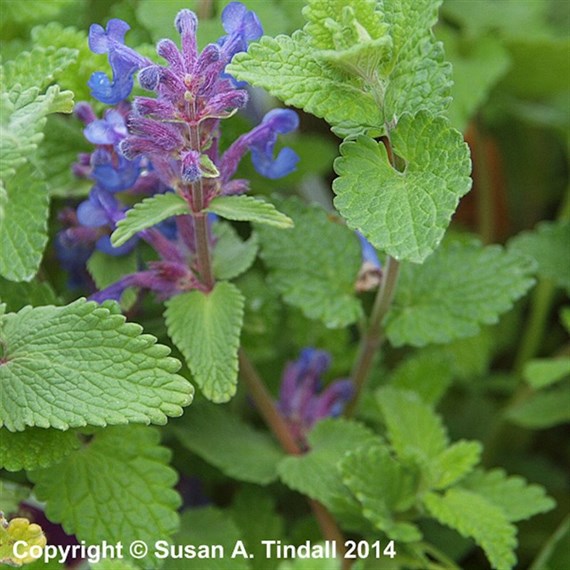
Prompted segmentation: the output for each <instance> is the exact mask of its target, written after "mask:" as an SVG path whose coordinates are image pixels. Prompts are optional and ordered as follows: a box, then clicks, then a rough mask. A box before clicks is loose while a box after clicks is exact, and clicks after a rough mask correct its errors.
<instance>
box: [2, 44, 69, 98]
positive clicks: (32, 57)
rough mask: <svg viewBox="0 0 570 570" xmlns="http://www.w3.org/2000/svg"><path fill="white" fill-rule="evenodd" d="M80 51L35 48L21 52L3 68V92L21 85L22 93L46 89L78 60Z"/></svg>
mask: <svg viewBox="0 0 570 570" xmlns="http://www.w3.org/2000/svg"><path fill="white" fill-rule="evenodd" d="M78 53H79V52H78V51H77V50H74V49H69V48H65V47H61V48H55V47H53V46H50V47H45V48H43V47H37V46H36V47H34V49H33V50H32V51H24V52H21V53H20V55H18V57H17V58H16V59H14V60H12V61H7V62H6V63H5V64H3V66H2V77H1V79H2V84H1V85H0V87H1V88H2V90H3V91H10V90H11V89H12V88H13V87H14V86H15V85H19V86H20V89H21V90H22V91H25V90H26V89H29V88H30V87H36V88H37V89H39V90H43V89H45V88H46V87H47V86H48V85H50V84H51V83H53V82H54V81H55V80H56V79H58V78H59V77H60V75H61V72H62V71H64V70H65V69H66V68H67V67H69V66H70V65H71V64H72V63H74V62H75V61H76V60H77V56H78Z"/></svg>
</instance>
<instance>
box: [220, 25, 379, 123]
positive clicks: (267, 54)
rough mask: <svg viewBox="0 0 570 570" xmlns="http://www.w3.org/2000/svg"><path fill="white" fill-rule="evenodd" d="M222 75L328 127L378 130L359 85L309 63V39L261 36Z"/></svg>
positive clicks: (370, 103)
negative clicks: (260, 89)
mask: <svg viewBox="0 0 570 570" xmlns="http://www.w3.org/2000/svg"><path fill="white" fill-rule="evenodd" d="M226 70H227V72H228V73H230V74H231V75H233V76H234V77H236V78H238V79H239V80H241V81H247V82H248V83H249V84H251V85H254V86H256V87H263V88H264V89H266V90H267V91H269V93H271V94H272V95H274V96H275V97H278V98H279V99H281V100H282V101H284V102H285V103H286V104H287V105H292V106H294V107H300V108H301V109H303V110H304V111H306V112H307V113H311V114H313V115H315V116H317V117H322V118H324V119H325V120H326V121H327V122H328V123H330V124H331V125H339V124H345V123H348V124H350V125H354V126H359V127H365V126H367V127H370V128H378V126H379V125H382V123H383V121H382V116H381V113H380V110H379V109H378V106H377V105H376V103H375V102H374V98H373V96H372V94H371V93H370V92H369V91H368V87H367V86H366V85H365V84H364V83H363V81H362V79H361V78H358V77H353V78H352V77H347V76H346V74H345V73H344V72H342V71H340V70H337V69H335V68H333V67H331V66H330V65H326V64H324V65H323V62H322V61H319V60H318V59H317V57H315V54H314V50H313V46H312V44H311V41H310V37H309V36H308V35H307V34H306V33H304V32H302V31H297V32H295V33H294V34H293V36H292V37H288V36H277V37H276V38H270V37H267V36H264V37H263V38H261V40H260V41H259V42H257V43H252V44H251V45H250V46H249V49H248V51H247V52H242V53H239V54H236V55H235V57H234V58H233V60H232V63H231V64H230V65H229V66H227V68H226Z"/></svg>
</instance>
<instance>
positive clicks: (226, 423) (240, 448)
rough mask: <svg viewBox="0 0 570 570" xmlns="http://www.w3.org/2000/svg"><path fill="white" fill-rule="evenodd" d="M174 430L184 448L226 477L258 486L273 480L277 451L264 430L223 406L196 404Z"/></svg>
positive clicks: (278, 458)
mask: <svg viewBox="0 0 570 570" xmlns="http://www.w3.org/2000/svg"><path fill="white" fill-rule="evenodd" d="M174 432H175V433H176V435H177V436H178V439H179V440H180V443H181V444H182V445H183V446H184V447H186V448H187V449H189V450H190V451H192V452H194V453H195V454H196V455H199V456H200V457H201V458H202V459H204V460H205V461H207V462H208V463H211V464H212V465H215V466H216V467H218V468H219V469H220V470H221V471H223V472H224V473H225V474H226V475H227V476H228V477H232V478H233V479H238V480H240V481H247V482H250V483H258V484H259V485H267V484H268V483H271V482H272V481H274V480H275V479H277V463H278V462H279V460H280V459H281V458H282V457H283V453H282V452H281V450H280V449H279V448H278V447H277V446H276V444H275V443H274V441H273V440H272V439H271V437H269V435H268V434H267V433H264V432H260V431H257V430H255V429H253V428H252V427H250V426H249V425H248V424H246V423H244V422H243V421H242V420H240V419H239V418H238V417H237V416H235V415H234V414H232V413H231V412H230V410H229V409H227V407H226V406H220V405H217V406H215V405H213V404H208V403H204V404H199V405H196V406H194V407H193V409H192V413H191V414H188V415H187V416H186V417H185V418H184V422H183V424H180V423H179V424H177V425H176V426H175V428H174Z"/></svg>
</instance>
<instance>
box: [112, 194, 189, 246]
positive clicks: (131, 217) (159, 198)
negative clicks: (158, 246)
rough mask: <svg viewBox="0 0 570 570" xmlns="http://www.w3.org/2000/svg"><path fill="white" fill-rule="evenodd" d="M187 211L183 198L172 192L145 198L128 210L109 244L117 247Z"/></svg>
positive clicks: (187, 207)
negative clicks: (141, 232) (139, 233)
mask: <svg viewBox="0 0 570 570" xmlns="http://www.w3.org/2000/svg"><path fill="white" fill-rule="evenodd" d="M189 211H190V209H189V206H188V204H187V203H186V202H185V200H184V198H182V197H180V196H178V194H174V193H173V192H168V193H166V194H156V195H155V196H152V197H151V198H145V199H144V200H143V201H142V202H139V203H138V204H135V205H134V206H133V207H132V208H131V209H130V210H128V211H127V215H126V216H125V217H124V218H123V219H122V220H120V221H119V223H118V224H117V229H116V230H115V231H114V232H113V233H112V235H111V243H112V244H113V246H114V247H119V246H120V245H123V244H124V243H125V242H126V241H128V240H129V239H131V238H132V237H133V236H134V235H135V234H137V233H138V232H140V231H142V230H146V229H147V228H150V227H152V226H155V225H156V224H158V223H159V222H162V221H163V220H166V219H167V218H170V217H172V216H180V215H182V214H188V213H189Z"/></svg>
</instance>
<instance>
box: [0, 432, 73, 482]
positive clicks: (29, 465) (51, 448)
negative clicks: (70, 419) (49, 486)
mask: <svg viewBox="0 0 570 570" xmlns="http://www.w3.org/2000/svg"><path fill="white" fill-rule="evenodd" d="M78 447H79V440H78V439H77V434H76V433H75V432H74V431H57V430H53V429H42V428H27V429H26V430H24V431H21V432H15V433H13V432H10V431H8V430H7V429H6V428H2V429H0V468H1V469H6V470H8V471H20V470H21V469H28V470H29V469H38V468H40V467H48V466H49V465H51V464H53V463H58V462H59V461H61V460H62V459H63V458H64V457H66V456H67V455H69V454H70V453H71V452H72V451H74V450H75V449H77V448H78Z"/></svg>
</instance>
